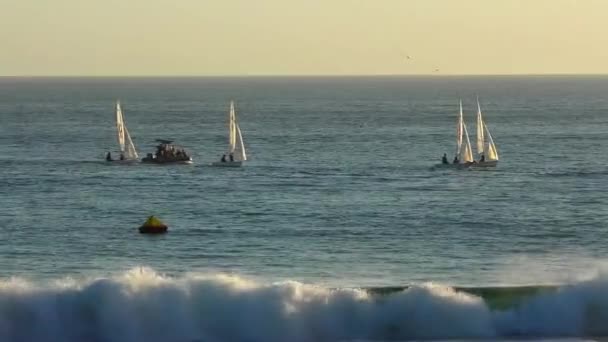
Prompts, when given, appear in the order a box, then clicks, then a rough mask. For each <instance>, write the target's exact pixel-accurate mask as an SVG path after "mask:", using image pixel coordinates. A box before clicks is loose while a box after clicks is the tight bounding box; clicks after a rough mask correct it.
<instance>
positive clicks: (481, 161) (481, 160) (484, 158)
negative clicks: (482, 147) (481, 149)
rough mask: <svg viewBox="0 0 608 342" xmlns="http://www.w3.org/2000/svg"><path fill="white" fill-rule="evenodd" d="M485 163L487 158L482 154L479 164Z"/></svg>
mask: <svg viewBox="0 0 608 342" xmlns="http://www.w3.org/2000/svg"><path fill="white" fill-rule="evenodd" d="M484 161H486V156H485V155H484V154H483V153H482V154H481V158H479V162H480V163H483V162H484Z"/></svg>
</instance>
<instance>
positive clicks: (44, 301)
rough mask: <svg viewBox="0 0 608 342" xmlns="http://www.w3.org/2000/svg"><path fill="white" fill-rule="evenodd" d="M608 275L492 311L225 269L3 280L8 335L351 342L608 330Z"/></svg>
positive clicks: (1, 335) (418, 290)
mask: <svg viewBox="0 0 608 342" xmlns="http://www.w3.org/2000/svg"><path fill="white" fill-rule="evenodd" d="M607 285H608V278H605V277H602V276H598V277H597V278H595V279H593V280H589V281H585V282H581V283H578V284H576V285H571V286H567V287H564V288H562V289H559V290H558V291H556V292H551V293H545V294H542V295H538V296H535V297H531V298H529V299H527V300H525V301H524V302H523V303H522V304H521V305H520V306H518V307H517V308H513V309H509V310H506V311H492V310H491V309H489V308H488V306H487V305H486V304H485V302H484V301H483V299H481V298H479V297H476V296H473V295H470V294H466V293H462V292H458V291H456V290H454V289H452V288H450V287H447V286H441V285H435V284H426V285H421V286H415V287H412V288H410V289H408V290H405V291H402V292H398V293H393V294H390V295H371V294H368V293H367V292H366V291H364V290H357V289H327V288H323V287H318V286H314V285H307V284H301V283H298V282H293V281H286V282H282V283H274V284H263V283H259V282H254V281H250V280H247V279H243V278H240V277H238V276H226V275H219V274H190V275H187V276H183V277H180V278H171V277H165V276H162V275H159V274H157V273H156V272H154V271H153V270H150V269H134V270H131V271H128V272H125V273H123V274H121V275H118V276H116V277H111V278H101V279H90V280H86V281H76V280H73V279H66V280H62V281H55V282H52V283H45V284H41V283H32V282H28V281H25V280H20V279H8V280H4V281H1V282H0V340H1V341H112V342H115V341H116V342H121V341H175V342H181V341H184V342H186V341H188V342H191V341H343V340H404V339H449V338H461V339H466V338H497V337H505V336H529V337H531V336H533V337H538V336H551V337H556V336H558V337H559V336H562V337H563V336H587V335H596V336H597V335H608V325H607V324H605V322H607V321H608V287H607Z"/></svg>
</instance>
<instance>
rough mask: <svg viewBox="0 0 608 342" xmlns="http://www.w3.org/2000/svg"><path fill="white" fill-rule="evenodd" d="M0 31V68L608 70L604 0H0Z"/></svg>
mask: <svg viewBox="0 0 608 342" xmlns="http://www.w3.org/2000/svg"><path fill="white" fill-rule="evenodd" d="M0 43H1V47H2V48H1V49H0V75H260V74H262V75H277V74H278V75H286V74H287V75H301V74H305V75H310V74H312V75H319V74H512V73H517V74H521V73H523V74H529V73H533V74H542V73H608V0H0ZM407 55H409V56H411V59H410V60H408V59H407V58H406V56H407ZM435 69H439V72H435Z"/></svg>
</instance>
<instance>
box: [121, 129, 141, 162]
mask: <svg viewBox="0 0 608 342" xmlns="http://www.w3.org/2000/svg"><path fill="white" fill-rule="evenodd" d="M124 127H125V134H126V138H127V139H126V144H125V151H124V155H125V159H138V158H139V155H138V154H137V150H136V149H135V144H133V140H131V134H129V130H127V126H124Z"/></svg>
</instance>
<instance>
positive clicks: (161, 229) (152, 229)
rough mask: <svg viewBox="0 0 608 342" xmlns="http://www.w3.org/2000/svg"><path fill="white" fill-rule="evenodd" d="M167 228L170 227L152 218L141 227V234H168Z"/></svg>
mask: <svg viewBox="0 0 608 342" xmlns="http://www.w3.org/2000/svg"><path fill="white" fill-rule="evenodd" d="M167 228H169V227H167V225H166V224H164V223H163V222H162V221H161V220H159V219H158V218H156V217H155V216H150V217H148V219H147V220H146V222H144V224H142V225H141V227H139V232H140V233H142V234H162V233H166V232H167Z"/></svg>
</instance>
